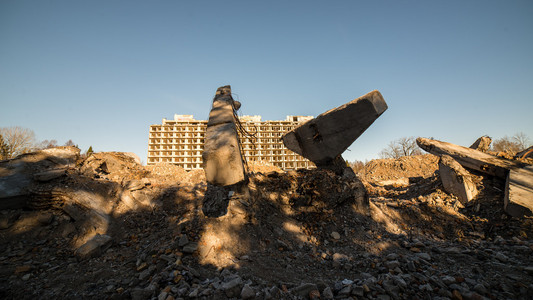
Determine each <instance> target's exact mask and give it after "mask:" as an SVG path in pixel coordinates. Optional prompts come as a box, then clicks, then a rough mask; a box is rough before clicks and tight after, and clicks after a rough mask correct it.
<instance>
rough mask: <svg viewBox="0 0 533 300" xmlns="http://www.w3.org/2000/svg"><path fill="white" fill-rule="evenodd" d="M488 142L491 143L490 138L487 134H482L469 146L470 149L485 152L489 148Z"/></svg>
mask: <svg viewBox="0 0 533 300" xmlns="http://www.w3.org/2000/svg"><path fill="white" fill-rule="evenodd" d="M490 143H492V139H491V138H490V137H488V136H482V137H480V138H479V139H477V140H476V141H475V142H474V143H473V144H472V146H470V149H476V150H479V151H481V152H487V150H489V148H490Z"/></svg>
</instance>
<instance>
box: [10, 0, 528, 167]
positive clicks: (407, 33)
mask: <svg viewBox="0 0 533 300" xmlns="http://www.w3.org/2000/svg"><path fill="white" fill-rule="evenodd" d="M226 84H230V85H231V86H232V89H233V92H234V93H235V94H236V96H235V98H237V99H238V100H240V101H241V102H242V108H241V113H242V114H249V115H257V114H260V115H262V116H263V120H278V119H284V118H285V116H286V115H313V116H317V115H319V114H320V113H322V112H324V111H326V110H329V109H331V108H333V107H336V106H339V105H342V104H344V103H346V102H348V101H350V100H352V99H355V98H357V97H359V96H361V95H363V94H365V93H367V92H369V91H372V90H375V89H377V90H379V91H380V92H381V93H382V94H383V96H384V98H385V100H386V101H387V103H388V105H389V109H388V110H387V111H386V112H385V113H384V114H383V115H382V116H381V117H380V118H379V119H378V120H377V121H376V122H375V123H374V124H373V125H372V126H371V127H370V128H369V129H368V130H367V131H366V132H365V133H364V134H363V135H362V136H361V137H360V138H359V139H358V140H357V141H355V142H354V144H353V145H352V146H351V147H350V148H349V150H350V151H347V152H345V154H344V157H345V158H346V159H348V160H355V159H358V160H367V159H371V158H376V157H377V155H378V153H379V152H380V151H381V150H382V149H383V148H385V147H386V146H387V144H388V143H389V142H390V141H392V140H394V139H397V138H400V137H404V136H424V137H434V138H436V139H440V140H444V141H449V142H452V143H456V144H461V145H466V146H469V145H470V144H471V143H472V142H473V141H474V140H475V139H476V138H478V137H479V136H482V135H489V136H492V137H493V138H501V137H503V136H504V135H509V136H510V135H513V134H515V133H518V132H523V133H525V134H526V135H528V136H529V137H530V138H531V139H533V117H532V112H533V96H532V95H533V2H532V1H118V0H116V1H24V0H22V1H21V0H17V1H9V0H3V1H0V103H1V105H0V127H7V126H22V127H26V128H30V129H32V130H34V131H35V133H36V135H37V138H38V139H39V140H44V139H49V140H50V139H56V140H57V141H58V142H59V143H65V142H66V141H67V140H69V139H72V140H73V141H74V142H75V143H76V144H78V145H79V147H80V148H81V149H82V150H83V151H85V150H86V149H87V148H89V146H91V145H92V146H93V148H94V150H95V151H126V152H135V153H136V154H138V155H139V156H140V158H141V159H142V160H144V161H146V154H147V143H148V128H149V125H151V124H158V123H161V119H162V118H172V117H173V115H174V114H193V115H194V116H195V118H196V119H206V118H207V116H208V112H209V110H210V106H211V101H212V98H213V96H214V93H215V91H216V88H217V87H219V86H222V85H226Z"/></svg>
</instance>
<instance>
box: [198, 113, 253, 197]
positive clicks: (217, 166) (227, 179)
mask: <svg viewBox="0 0 533 300" xmlns="http://www.w3.org/2000/svg"><path fill="white" fill-rule="evenodd" d="M202 158H203V161H204V171H205V178H206V180H207V182H209V183H211V184H214V185H220V186H227V185H232V184H235V183H238V182H241V181H243V180H244V179H245V176H244V165H243V162H242V156H241V153H240V148H239V141H238V136H237V129H236V127H235V124H233V123H225V124H220V125H216V126H210V127H207V131H206V137H205V144H204V152H203V154H202Z"/></svg>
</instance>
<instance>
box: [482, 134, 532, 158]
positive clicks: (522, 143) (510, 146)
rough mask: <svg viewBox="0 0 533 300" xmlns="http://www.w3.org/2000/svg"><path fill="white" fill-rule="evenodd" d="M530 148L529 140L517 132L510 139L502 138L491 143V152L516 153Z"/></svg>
mask: <svg viewBox="0 0 533 300" xmlns="http://www.w3.org/2000/svg"><path fill="white" fill-rule="evenodd" d="M530 146H531V140H530V139H529V137H528V136H527V135H526V134H525V133H523V132H519V133H517V134H515V135H513V136H512V137H508V136H504V137H503V138H501V139H497V140H494V141H493V142H492V148H491V149H492V151H497V152H510V153H517V152H520V151H522V150H524V149H526V148H528V147H530Z"/></svg>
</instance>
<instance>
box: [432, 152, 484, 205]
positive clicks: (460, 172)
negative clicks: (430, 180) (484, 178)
mask: <svg viewBox="0 0 533 300" xmlns="http://www.w3.org/2000/svg"><path fill="white" fill-rule="evenodd" d="M439 173H440V179H441V181H442V185H443V186H444V189H445V190H446V191H447V192H448V193H450V194H452V195H455V196H457V198H458V199H459V201H461V203H462V204H463V205H464V204H466V203H468V202H469V201H470V200H472V199H474V198H475V197H476V196H477V194H478V190H477V187H476V184H475V183H474V182H473V181H472V176H471V175H470V173H468V171H466V170H465V169H464V168H463V167H462V166H461V165H460V164H459V163H458V162H457V161H455V160H454V159H453V158H451V157H450V156H448V155H442V156H441V157H440V160H439Z"/></svg>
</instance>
